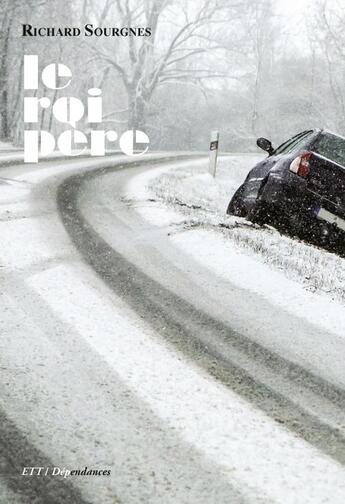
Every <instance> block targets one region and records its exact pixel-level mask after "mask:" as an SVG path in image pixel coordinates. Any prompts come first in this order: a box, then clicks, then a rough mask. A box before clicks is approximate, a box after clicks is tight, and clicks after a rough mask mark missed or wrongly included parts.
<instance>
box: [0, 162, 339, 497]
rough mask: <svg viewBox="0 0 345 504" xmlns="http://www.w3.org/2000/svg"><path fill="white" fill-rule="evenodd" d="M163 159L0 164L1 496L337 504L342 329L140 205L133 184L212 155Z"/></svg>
mask: <svg viewBox="0 0 345 504" xmlns="http://www.w3.org/2000/svg"><path fill="white" fill-rule="evenodd" d="M166 157H167V156H165V158H164V157H163V156H159V155H156V156H152V158H149V157H148V158H146V159H145V163H144V164H137V165H135V164H133V162H131V161H130V160H128V159H126V160H125V159H124V158H122V157H120V156H114V158H109V159H106V160H104V161H101V162H100V161H99V160H98V161H95V160H85V159H84V160H76V161H63V162H61V161H53V162H46V163H45V164H41V163H40V164H39V165H38V166H37V167H30V168H29V167H28V166H25V167H24V166H22V165H21V166H12V167H8V168H6V169H2V170H1V171H0V177H2V184H1V185H0V230H1V246H0V277H1V285H2V288H1V314H2V316H1V322H0V324H1V325H0V329H1V341H0V344H1V353H0V379H1V384H2V387H1V393H0V398H1V403H0V406H1V409H0V414H1V418H2V423H1V425H2V427H1V431H0V434H1V436H0V446H1V455H0V462H1V468H2V472H1V475H0V483H1V485H2V487H3V493H2V500H1V498H0V501H1V502H6V503H7V502H9V503H11V502H13V503H21V502H24V503H26V502H32V501H34V502H42V503H47V502H49V503H55V502H59V503H60V502H61V503H62V502H64V503H65V502H71V503H74V502H75V503H83V502H91V503H95V504H108V503H109V504H113V503H116V502H122V503H126V504H127V503H128V504H132V503H139V502H145V503H150V504H151V503H157V504H158V503H164V504H166V503H174V504H177V503H198V504H199V503H205V504H206V503H207V504H209V503H217V504H218V503H226V504H228V503H242V502H244V503H252V502H253V503H256V502H264V503H266V502H267V503H270V502H277V503H284V504H285V503H293V504H295V503H301V504H302V503H303V504H306V503H313V504H315V503H323V502H329V503H338V502H339V503H343V502H344V499H345V470H344V467H343V466H344V464H345V416H344V411H345V409H344V405H345V393H344V390H343V387H344V384H345V372H344V367H343V356H344V352H345V340H344V338H343V337H342V335H341V331H337V330H336V328H334V327H333V326H332V325H331V322H330V321H329V319H327V320H328V322H327V320H326V323H324V324H321V323H317V324H315V323H313V321H312V320H311V318H310V317H309V316H305V317H304V316H303V314H302V313H300V312H297V313H293V312H292V311H291V309H290V310H289V309H288V308H287V307H284V305H283V304H282V303H274V302H272V299H270V297H269V296H265V295H262V292H261V291H260V290H258V289H256V290H255V289H254V288H247V284H246V282H244V283H243V282H242V284H241V283H240V281H239V279H238V278H237V277H236V271H238V269H237V268H236V267H234V268H233V270H229V271H230V273H229V275H227V276H226V277H224V278H222V276H221V275H220V274H217V271H215V268H214V265H215V264H217V261H215V260H214V256H213V263H214V264H213V265H212V267H211V266H210V265H208V264H207V260H209V257H208V256H207V255H205V250H204V249H205V246H202V244H200V242H197V245H196V244H195V241H197V240H200V237H197V238H195V239H194V238H183V239H182V238H181V236H182V235H181V234H179V233H178V232H177V229H176V225H177V224H178V223H181V221H183V217H182V218H181V215H179V214H174V215H172V214H171V211H170V214H169V211H166V210H165V209H164V208H161V209H159V208H157V207H152V204H151V202H150V201H148V200H145V199H142V200H141V201H140V202H139V203H138V202H135V201H134V202H133V201H132V200H130V199H129V198H128V187H129V186H128V185H129V183H131V184H132V189H131V190H132V191H133V178H134V177H141V176H142V174H143V173H145V175H146V172H147V171H148V170H155V169H162V167H163V168H164V169H167V168H170V169H173V170H174V169H175V168H176V167H181V166H185V165H186V164H191V163H192V164H194V165H196V166H197V165H198V164H200V163H202V162H203V161H202V158H197V157H194V158H188V157H184V158H180V159H179V158H175V157H170V159H166ZM139 180H140V179H139ZM134 184H138V179H137V182H134ZM138 207H140V208H141V209H142V208H143V207H145V208H146V213H145V212H144V213H145V215H146V217H147V216H148V214H150V213H151V220H150V219H147V218H143V217H144V215H143V213H140V212H138ZM140 208H139V210H140ZM153 214H154V215H155V218H156V220H157V215H158V216H159V220H158V221H157V222H156V223H158V224H159V225H158V226H157V225H154V223H152V215H153ZM184 235H188V233H184ZM188 236H189V237H191V236H192V235H188ZM201 236H202V239H203V240H204V243H206V244H207V243H208V242H207V240H209V237H208V236H207V235H205V236H203V235H201ZM188 240H190V241H191V242H192V243H188ZM209 244H210V246H214V242H212V240H211V241H210V242H209ZM196 247H199V249H200V254H195V250H196ZM206 248H207V246H206ZM231 257H232V260H233V261H236V255H235V254H233V255H232V256H231ZM237 260H238V268H239V269H240V268H242V270H243V271H244V270H245V268H246V264H245V262H243V260H242V261H241V258H238V259H237ZM231 271H233V272H232V273H231ZM261 274H262V275H265V272H264V273H261ZM247 283H248V282H247ZM315 299H316V298H315ZM315 299H314V298H312V299H311V300H309V302H310V303H311V307H310V309H311V310H313V302H314V301H315ZM315 306H316V305H315ZM335 313H336V314H337V315H339V313H340V312H339V310H338V311H337V310H336V311H335ZM327 324H328V325H327ZM23 466H44V467H48V466H49V467H54V466H56V467H60V468H64V467H65V468H68V469H69V470H72V469H83V468H84V467H85V466H87V467H88V468H91V469H106V470H107V469H109V470H111V475H110V476H97V477H96V476H69V477H68V478H65V479H63V478H61V477H55V478H51V477H50V478H48V477H38V476H36V477H24V476H20V474H21V472H22V469H23ZM38 495H39V496H40V497H37V496H38ZM34 499H37V500H34Z"/></svg>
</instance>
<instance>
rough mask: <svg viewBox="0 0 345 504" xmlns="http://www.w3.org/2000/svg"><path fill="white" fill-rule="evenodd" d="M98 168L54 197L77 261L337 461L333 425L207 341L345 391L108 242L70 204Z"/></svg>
mask: <svg viewBox="0 0 345 504" xmlns="http://www.w3.org/2000/svg"><path fill="white" fill-rule="evenodd" d="M179 159H181V158H179ZM164 161H167V159H165V160H163V161H162V160H158V161H155V162H154V163H152V161H150V164H151V165H152V164H157V163H162V162H164ZM169 161H170V160H169ZM141 164H142V163H141ZM144 164H146V163H145V162H144ZM138 165H140V163H135V166H138ZM124 168H128V165H122V166H121V165H119V166H115V167H113V168H110V170H120V169H124ZM104 173H105V171H104V169H102V170H94V171H93V172H91V173H88V174H86V175H77V176H72V177H70V178H68V179H67V180H65V181H64V182H63V183H62V184H61V185H60V186H59V189H58V194H57V200H58V207H59V211H60V215H61V218H62V221H63V223H64V225H65V228H66V230H67V231H68V233H69V235H70V236H71V239H72V241H73V242H74V244H75V245H76V247H77V249H78V250H79V252H80V253H81V255H82V256H83V258H84V260H85V261H86V262H87V263H88V264H89V265H90V266H91V267H92V268H93V269H94V270H95V271H96V272H97V273H98V275H99V276H100V277H101V278H102V279H103V280H104V281H105V282H106V284H107V285H108V286H109V287H111V288H112V289H113V290H114V291H115V292H116V293H117V294H118V295H119V296H121V297H122V298H123V299H124V300H125V301H126V302H127V303H128V304H129V305H130V306H131V307H132V308H133V309H134V310H135V311H136V312H137V313H138V314H139V315H140V316H142V317H143V318H144V319H146V321H147V322H148V323H149V324H150V325H151V327H152V328H153V329H154V330H155V331H157V332H159V333H160V334H161V335H162V337H164V338H166V339H167V340H168V341H169V342H171V343H173V344H174V345H175V346H176V347H177V348H178V349H179V350H182V351H183V352H184V353H185V354H186V355H187V356H189V357H191V358H192V359H193V360H194V361H196V362H197V363H198V364H199V365H200V366H202V367H203V368H204V369H206V370H207V371H208V372H209V373H210V374H211V375H212V376H213V377H215V378H216V379H218V380H220V381H222V382H223V383H224V384H225V385H227V386H228V387H230V388H231V389H232V390H233V391H235V392H236V393H238V394H239V395H241V396H242V397H244V398H245V399H247V400H249V401H250V402H251V403H253V404H254V405H255V406H256V407H258V408H260V409H261V410H262V411H264V412H265V413H267V414H268V415H269V416H270V417H272V418H273V419H275V420H276V421H277V422H278V423H280V424H284V426H285V427H286V428H287V429H289V430H290V431H292V432H294V433H296V434H297V435H298V436H300V437H301V438H302V439H304V440H305V441H307V442H309V443H310V444H312V445H313V446H315V447H316V448H318V449H320V450H322V451H323V452H324V453H326V454H328V455H330V456H331V457H333V458H334V459H335V460H337V461H338V462H340V463H341V464H345V438H344V436H343V434H342V432H341V431H340V430H339V429H337V428H335V427H331V426H329V425H327V424H326V423H324V422H322V421H321V420H320V419H319V418H318V417H316V416H314V415H312V414H310V413H308V412H307V411H305V410H304V409H303V408H302V407H301V406H299V405H298V404H296V403H294V402H293V401H291V400H289V399H287V398H286V397H285V396H284V395H282V394H280V393H279V392H277V391H276V390H273V389H272V387H270V386H267V385H266V384H265V383H263V381H261V382H260V381H259V380H257V379H255V376H253V375H252V374H251V373H250V372H248V371H246V370H245V368H244V367H241V366H240V365H238V363H237V362H236V359H235V358H233V359H231V351H230V352H229V351H228V352H227V355H225V354H224V352H222V351H219V349H218V348H217V345H216V344H214V343H213V341H214V340H216V341H220V342H223V343H224V341H226V345H227V347H228V348H227V349H228V350H229V347H230V350H231V347H232V348H233V349H234V350H235V351H236V352H238V351H240V352H241V353H242V355H244V356H245V358H247V360H248V362H250V361H253V362H255V363H256V365H257V363H258V362H259V363H260V364H261V366H262V367H263V368H266V369H267V370H268V371H269V372H272V371H273V372H275V373H276V374H277V375H281V374H282V375H284V376H285V377H287V378H288V379H289V380H290V382H291V383H292V385H293V386H294V387H305V388H307V389H310V390H311V391H313V392H314V393H317V394H318V395H319V396H320V397H324V398H325V399H327V400H328V401H329V400H330V401H332V402H334V403H335V404H337V405H338V406H343V407H344V406H345V391H344V390H342V389H340V388H338V387H336V386H335V385H333V384H331V383H328V382H326V381H325V380H323V379H322V378H320V377H318V376H316V375H314V374H312V373H310V372H309V371H307V370H305V369H303V368H302V367H301V366H299V365H297V364H294V363H292V362H289V361H287V360H285V359H284V358H282V357H281V356H279V355H278V354H276V353H274V352H272V351H270V350H267V349H266V348H264V347H262V346H261V345H259V344H258V343H256V342H254V341H252V340H250V339H249V338H247V337H245V336H243V335H240V334H238V333H236V332H235V331H233V330H232V329H231V327H229V326H228V325H226V324H224V323H223V322H221V321H219V320H217V319H215V318H213V317H211V316H210V315H208V314H206V313H204V312H203V311H200V310H198V309H196V308H195V307H194V306H193V305H192V304H190V303H189V302H187V301H185V300H183V299H181V298H179V297H178V296H177V295H176V294H174V293H172V292H171V291H169V290H168V289H167V288H165V287H163V286H162V285H161V284H159V283H158V282H156V281H154V280H152V279H151V278H150V277H149V276H148V275H146V274H145V273H143V272H142V271H141V270H139V269H138V268H137V267H135V266H134V265H133V264H132V263H130V262H129V261H128V260H127V259H126V258H125V257H124V256H122V255H121V254H119V253H118V252H117V251H116V250H114V249H113V248H112V247H110V246H109V245H108V243H106V241H105V240H103V238H102V237H101V236H100V235H99V234H98V233H97V232H96V231H95V230H94V229H93V228H92V227H91V226H90V225H89V224H88V222H87V220H86V219H85V218H84V217H83V215H82V213H81V211H80V210H79V208H78V193H79V191H80V189H81V187H82V185H83V183H85V182H87V180H88V179H90V178H93V177H97V176H100V175H102V174H104Z"/></svg>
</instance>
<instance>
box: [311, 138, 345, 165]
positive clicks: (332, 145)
mask: <svg viewBox="0 0 345 504" xmlns="http://www.w3.org/2000/svg"><path fill="white" fill-rule="evenodd" d="M313 151H314V152H316V153H317V154H320V155H321V156H324V157H325V158H327V159H331V160H332V161H335V162H336V163H338V164H340V165H342V166H345V139H344V138H341V137H338V136H335V135H330V134H329V133H327V134H322V135H321V136H320V137H319V138H318V140H317V141H316V143H315V145H314V147H313Z"/></svg>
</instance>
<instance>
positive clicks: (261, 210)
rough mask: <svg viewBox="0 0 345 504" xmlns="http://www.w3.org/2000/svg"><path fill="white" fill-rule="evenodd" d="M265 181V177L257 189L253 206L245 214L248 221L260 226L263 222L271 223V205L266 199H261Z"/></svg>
mask: <svg viewBox="0 0 345 504" xmlns="http://www.w3.org/2000/svg"><path fill="white" fill-rule="evenodd" d="M266 182H267V178H266V179H265V180H264V181H263V183H262V185H261V187H260V189H259V191H258V194H257V197H256V200H255V204H254V206H253V207H252V208H251V209H250V210H249V211H248V214H247V219H248V220H250V222H253V224H259V225H260V226H262V225H263V224H268V223H271V221H272V218H273V211H272V208H271V205H270V204H269V203H267V201H265V200H263V199H262V193H263V190H264V187H265V185H266Z"/></svg>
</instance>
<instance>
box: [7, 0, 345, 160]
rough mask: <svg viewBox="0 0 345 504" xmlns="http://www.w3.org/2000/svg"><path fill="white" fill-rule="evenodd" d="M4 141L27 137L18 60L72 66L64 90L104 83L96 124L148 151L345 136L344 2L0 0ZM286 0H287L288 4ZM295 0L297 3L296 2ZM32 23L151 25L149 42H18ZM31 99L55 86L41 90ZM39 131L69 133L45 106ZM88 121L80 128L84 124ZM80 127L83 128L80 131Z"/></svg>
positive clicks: (82, 90) (78, 92)
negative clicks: (137, 138) (133, 133)
mask: <svg viewBox="0 0 345 504" xmlns="http://www.w3.org/2000/svg"><path fill="white" fill-rule="evenodd" d="M0 1H1V3H0V5H1V7H0V9H1V42H0V43H1V59H0V65H1V68H0V94H1V102H0V107H1V108H0V137H1V139H10V140H11V141H13V142H14V144H16V145H20V144H21V143H22V137H23V77H22V74H23V55H24V54H38V56H39V61H40V66H44V65H47V64H49V63H52V62H62V63H65V64H67V65H68V66H69V67H70V68H71V70H72V72H73V80H72V84H71V85H70V86H69V88H68V92H67V93H66V90H62V91H61V93H63V95H66V94H71V95H73V96H77V97H80V98H81V99H83V98H84V97H85V99H86V96H87V90H88V89H89V88H91V87H99V88H101V89H102V96H103V117H104V123H103V125H102V127H104V126H105V127H106V129H116V131H119V132H121V131H122V130H126V129H128V128H132V127H136V128H137V129H141V130H144V131H146V132H147V134H148V135H149V137H150V140H151V148H152V149H181V150H205V149H207V146H208V141H209V134H210V131H211V130H212V129H219V130H220V133H221V148H222V150H233V151H242V150H252V149H255V141H254V140H255V138H256V137H257V136H266V137H268V138H270V139H271V140H272V141H273V143H277V142H280V141H282V140H284V139H286V138H288V137H289V136H291V135H293V134H295V133H297V132H298V131H302V130H303V129H307V128H312V127H327V128H329V129H331V130H334V131H336V132H338V133H340V134H345V87H344V85H343V84H344V79H345V43H344V39H345V34H344V29H343V27H344V25H345V4H344V2H342V1H339V2H338V1H337V0H328V1H327V0H314V1H312V2H310V3H309V4H307V3H306V4H305V6H304V10H303V11H302V10H301V9H299V15H295V14H294V12H293V9H292V10H291V6H290V8H289V12H285V8H284V4H285V2H283V1H281V0H71V1H69V2H66V1H64V0H25V1H24V0H0ZM286 4H288V2H286ZM296 4H297V2H296ZM22 23H30V24H32V25H34V26H57V27H59V26H83V25H85V24H86V23H91V24H93V25H94V26H95V27H96V26H100V27H113V26H117V27H122V26H131V27H140V26H143V27H150V28H151V30H152V36H151V37H105V36H101V37H95V36H93V37H89V38H88V37H75V38H72V37H22V36H21V35H22V34H21V30H22ZM38 96H48V97H50V98H51V100H53V101H55V100H56V98H57V97H58V96H59V91H53V90H47V89H44V87H43V86H42V85H41V88H40V89H39V90H38ZM39 121H40V128H41V129H45V130H46V131H51V132H53V133H58V132H59V129H62V130H63V129H65V128H64V126H63V125H62V124H58V123H56V121H55V120H54V119H53V117H52V114H51V110H49V109H47V110H43V109H42V110H41V111H40V118H39ZM85 128H86V126H85ZM80 129H81V128H80Z"/></svg>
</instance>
